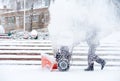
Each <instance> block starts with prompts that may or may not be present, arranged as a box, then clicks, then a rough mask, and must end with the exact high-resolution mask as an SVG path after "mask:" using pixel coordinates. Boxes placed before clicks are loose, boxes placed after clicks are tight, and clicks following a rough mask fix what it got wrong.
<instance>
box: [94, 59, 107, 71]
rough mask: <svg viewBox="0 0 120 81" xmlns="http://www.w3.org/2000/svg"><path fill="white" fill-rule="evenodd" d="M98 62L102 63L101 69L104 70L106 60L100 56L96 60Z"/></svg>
mask: <svg viewBox="0 0 120 81" xmlns="http://www.w3.org/2000/svg"><path fill="white" fill-rule="evenodd" d="M96 62H97V63H99V64H101V70H103V68H104V66H105V64H106V62H105V60H103V59H101V58H99V59H97V60H96Z"/></svg>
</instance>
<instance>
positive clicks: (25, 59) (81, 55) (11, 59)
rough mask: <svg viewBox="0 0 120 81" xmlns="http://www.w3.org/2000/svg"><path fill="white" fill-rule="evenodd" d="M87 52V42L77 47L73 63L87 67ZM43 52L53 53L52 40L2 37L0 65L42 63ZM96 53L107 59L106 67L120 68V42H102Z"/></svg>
mask: <svg viewBox="0 0 120 81" xmlns="http://www.w3.org/2000/svg"><path fill="white" fill-rule="evenodd" d="M87 52H88V46H87V44H86V43H81V44H80V45H78V46H77V47H75V48H74V51H73V55H72V60H71V65H72V66H80V67H87ZM42 53H47V54H49V55H53V48H52V44H51V41H49V40H12V39H0V65H41V54H42ZM96 54H97V55H98V56H99V57H101V58H103V59H105V60H106V62H107V64H106V67H108V68H120V42H110V43H106V42H102V43H101V45H100V46H99V47H98V48H97V51H96ZM95 66H96V67H99V66H100V65H99V64H97V63H95Z"/></svg>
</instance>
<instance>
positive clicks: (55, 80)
mask: <svg viewBox="0 0 120 81" xmlns="http://www.w3.org/2000/svg"><path fill="white" fill-rule="evenodd" d="M83 69H84V68H80V67H71V68H70V70H69V71H67V72H59V71H53V72H50V71H49V70H46V69H44V70H43V69H42V68H41V66H10V65H6V66H5V65H4V66H0V81H120V71H111V70H98V69H96V70H95V71H93V72H85V71H84V70H83Z"/></svg>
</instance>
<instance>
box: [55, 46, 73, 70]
mask: <svg viewBox="0 0 120 81" xmlns="http://www.w3.org/2000/svg"><path fill="white" fill-rule="evenodd" d="M55 58H56V61H57V63H58V70H59V71H67V70H69V68H70V59H71V53H70V52H69V48H68V47H67V46H62V47H61V48H60V49H59V51H57V52H56V55H55Z"/></svg>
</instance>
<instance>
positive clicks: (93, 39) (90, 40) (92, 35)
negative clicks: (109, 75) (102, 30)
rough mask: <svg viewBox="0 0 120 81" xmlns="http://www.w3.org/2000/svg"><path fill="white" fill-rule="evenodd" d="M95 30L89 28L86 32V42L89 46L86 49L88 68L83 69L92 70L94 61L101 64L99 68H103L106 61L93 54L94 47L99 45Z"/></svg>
mask: <svg viewBox="0 0 120 81" xmlns="http://www.w3.org/2000/svg"><path fill="white" fill-rule="evenodd" d="M97 33H98V32H97V30H96V29H91V30H90V31H88V32H87V34H86V35H87V38H86V41H87V44H88V46H89V50H88V68H87V69H85V71H93V70H94V61H96V62H97V63H99V64H101V70H102V69H103V68H104V66H105V64H106V62H105V60H103V59H102V58H100V57H98V56H97V55H96V54H95V51H96V47H97V46H98V45H99V40H98V39H97V35H98V34H97Z"/></svg>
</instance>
